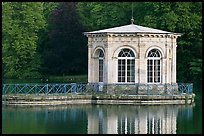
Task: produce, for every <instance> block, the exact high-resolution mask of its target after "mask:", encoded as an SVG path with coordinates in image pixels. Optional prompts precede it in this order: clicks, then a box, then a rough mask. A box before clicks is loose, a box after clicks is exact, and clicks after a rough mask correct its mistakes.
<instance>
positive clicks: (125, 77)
mask: <svg viewBox="0 0 204 136" xmlns="http://www.w3.org/2000/svg"><path fill="white" fill-rule="evenodd" d="M125 83H127V58H125Z"/></svg>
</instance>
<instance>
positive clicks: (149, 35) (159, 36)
mask: <svg viewBox="0 0 204 136" xmlns="http://www.w3.org/2000/svg"><path fill="white" fill-rule="evenodd" d="M179 36H181V35H180V34H174V33H172V34H155V33H99V34H87V37H92V38H97V37H152V38H178V37H179Z"/></svg>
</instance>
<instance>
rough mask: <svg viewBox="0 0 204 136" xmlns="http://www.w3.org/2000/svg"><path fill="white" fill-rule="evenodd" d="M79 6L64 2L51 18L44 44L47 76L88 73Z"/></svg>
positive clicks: (44, 68)
mask: <svg viewBox="0 0 204 136" xmlns="http://www.w3.org/2000/svg"><path fill="white" fill-rule="evenodd" d="M76 4H77V3H75V2H61V3H59V4H58V6H57V7H56V8H55V9H54V10H53V11H52V13H51V14H50V17H49V18H48V20H49V24H48V29H47V35H48V37H47V38H48V39H47V42H46V43H45V44H44V45H42V46H43V47H42V54H43V62H44V63H43V66H42V70H43V71H44V73H47V74H51V75H69V74H80V73H86V71H87V49H86V44H87V41H86V37H85V36H84V35H83V32H84V28H83V26H82V25H81V24H80V22H79V17H78V14H77V11H76Z"/></svg>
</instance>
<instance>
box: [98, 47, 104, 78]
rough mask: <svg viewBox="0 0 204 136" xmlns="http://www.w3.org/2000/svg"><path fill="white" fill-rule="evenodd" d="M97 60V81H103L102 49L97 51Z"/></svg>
mask: <svg viewBox="0 0 204 136" xmlns="http://www.w3.org/2000/svg"><path fill="white" fill-rule="evenodd" d="M98 58H99V60H98V62H99V64H98V66H99V70H98V71H99V82H103V59H104V53H103V51H102V50H100V51H99V56H98Z"/></svg>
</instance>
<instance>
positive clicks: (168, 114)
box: [2, 101, 202, 134]
mask: <svg viewBox="0 0 204 136" xmlns="http://www.w3.org/2000/svg"><path fill="white" fill-rule="evenodd" d="M2 133H3V134H8V133H11V134H18V133H26V134H114V133H116V134H141V133H144V134H152V133H153V134H189V133H190V134H196V133H200V134H201V133H202V108H201V101H197V102H196V103H195V104H194V105H161V106H135V105H91V104H87V105H66V106H3V107H2Z"/></svg>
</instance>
